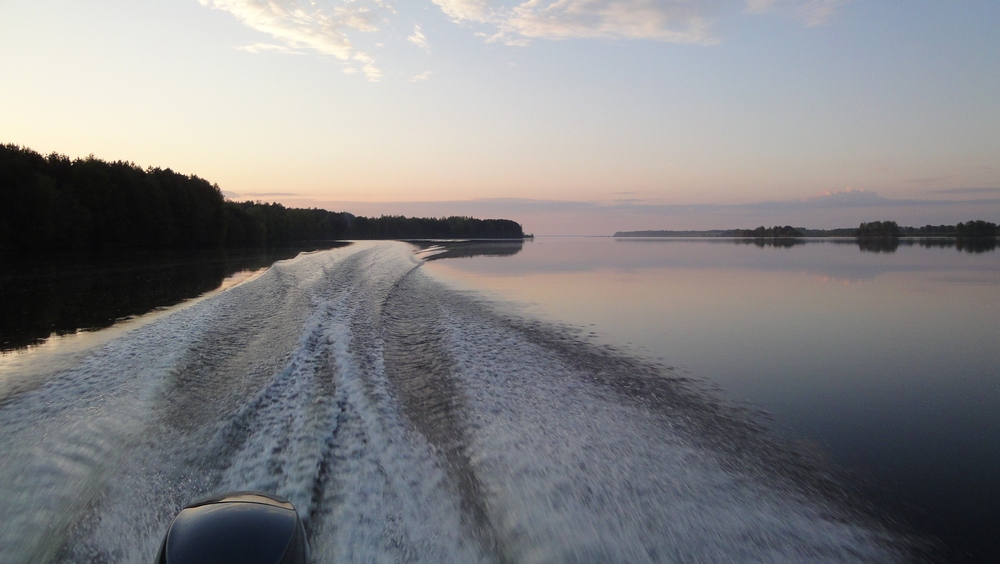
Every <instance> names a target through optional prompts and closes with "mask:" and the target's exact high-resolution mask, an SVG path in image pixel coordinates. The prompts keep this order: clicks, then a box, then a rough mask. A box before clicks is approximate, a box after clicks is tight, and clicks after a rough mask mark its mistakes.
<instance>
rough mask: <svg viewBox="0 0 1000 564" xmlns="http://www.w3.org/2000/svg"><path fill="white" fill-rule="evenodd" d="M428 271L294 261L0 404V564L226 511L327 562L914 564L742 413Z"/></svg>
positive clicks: (100, 544) (369, 253)
mask: <svg viewBox="0 0 1000 564" xmlns="http://www.w3.org/2000/svg"><path fill="white" fill-rule="evenodd" d="M418 266H419V262H418V261H417V260H416V259H415V258H414V257H413V254H412V252H411V249H410V248H409V247H408V246H407V245H405V244H402V243H384V242H383V243H375V242H370V243H358V244H355V245H352V246H350V247H346V248H342V249H338V250H336V251H330V252H325V253H315V254H313V255H303V256H300V257H298V258H297V259H294V260H292V261H287V262H283V263H280V264H277V265H276V266H275V267H274V268H273V269H272V271H270V272H268V273H265V275H262V276H261V277H259V278H256V279H255V280H253V281H251V282H249V283H247V284H246V285H243V286H238V287H236V288H234V289H232V290H228V291H226V292H223V293H221V294H219V295H217V296H215V297H213V298H211V299H208V300H206V301H204V302H202V303H201V304H199V305H197V306H193V307H192V308H190V309H188V310H184V311H181V312H179V313H178V314H175V315H172V316H168V317H165V318H163V319H160V320H157V321H156V322H152V323H150V324H148V325H145V326H144V327H142V328H141V329H140V330H137V331H136V332H134V333H132V334H126V335H125V336H123V337H121V338H120V339H118V340H116V341H112V342H110V343H109V344H108V345H107V346H106V347H104V348H102V349H101V350H99V351H94V353H93V354H91V355H89V356H87V357H86V358H85V359H84V360H83V361H82V362H81V363H80V364H79V366H77V367H75V368H73V369H72V370H69V371H66V372H65V373H61V374H56V375H52V376H51V377H50V379H49V381H47V382H45V383H44V384H42V385H39V386H38V387H37V388H34V389H32V390H30V391H27V392H24V393H21V394H19V395H18V396H16V397H14V398H12V399H10V400H9V401H7V402H5V403H4V404H3V405H0V447H2V448H3V449H4V455H5V468H4V470H3V473H2V474H0V488H2V491H0V517H2V518H3V519H5V520H6V521H5V525H4V527H3V530H2V536H0V560H3V561H4V562H15V563H16V562H27V561H32V562H34V561H43V562H46V561H97V562H136V561H149V560H151V559H152V557H153V555H154V554H155V551H156V550H157V548H158V546H159V543H160V540H161V539H162V535H163V533H164V532H165V529H166V526H167V525H168V524H169V522H170V519H171V518H172V516H173V515H174V514H176V512H177V511H178V510H179V509H180V507H181V506H182V505H183V504H185V503H187V502H189V501H191V500H192V499H193V498H197V497H200V496H202V495H206V494H208V493H213V492H218V491H222V490H230V489H260V490H264V491H269V492H272V493H277V494H279V495H283V496H285V497H287V498H289V499H290V500H291V501H292V502H293V503H294V505H295V506H296V508H297V509H298V511H299V514H300V516H301V517H302V519H303V521H304V522H305V525H306V529H307V535H308V538H309V542H310V545H311V549H312V551H311V552H312V559H313V561H314V562H338V561H364V562H425V561H426V562H573V561H576V562H584V561H587V562H596V561H601V562H663V561H681V562H701V561H873V562H874V561H879V562H884V561H894V560H902V559H903V558H902V557H901V554H902V552H900V551H898V550H896V547H895V545H894V544H893V543H894V542H895V539H894V537H892V536H891V535H889V534H888V533H887V532H886V531H885V529H884V528H880V526H879V525H878V524H877V523H873V522H871V521H866V520H864V519H862V518H861V517H860V515H861V514H860V512H857V511H853V510H852V509H851V507H850V504H847V503H840V502H839V501H838V499H837V498H836V496H835V495H832V494H830V495H828V494H829V492H828V491H825V490H824V489H823V487H819V486H817V485H816V484H829V487H830V488H831V489H833V488H835V484H834V483H833V482H832V481H831V482H824V481H823V480H822V479H817V478H816V476H817V475H818V474H819V472H818V471H816V470H815V469H808V468H804V467H799V466H796V465H795V464H792V463H790V458H789V457H788V456H786V455H783V454H778V453H777V452H778V451H779V450H780V449H781V448H783V445H781V444H779V443H775V442H767V441H764V440H762V438H761V437H762V435H761V434H760V433H759V432H758V431H757V429H756V428H755V427H754V425H753V424H752V423H750V422H748V421H747V419H746V417H745V414H744V413H742V412H739V411H738V410H733V409H730V408H728V407H726V406H724V405H722V404H719V403H717V402H716V401H715V400H714V399H713V398H712V396H711V395H706V394H702V393H701V392H699V391H697V390H695V389H694V388H693V387H692V386H690V385H689V383H687V382H684V381H683V380H682V379H677V378H675V377H674V375H673V374H671V373H670V372H669V371H668V370H661V369H659V368H658V367H655V366H650V365H647V364H643V363H642V362H640V361H637V360H635V359H629V358H627V357H625V356H623V355H619V354H618V353H615V352H614V351H609V350H605V349H598V348H595V347H593V346H591V345H589V344H587V343H585V342H582V341H579V340H577V339H575V338H574V337H573V336H572V335H570V334H568V333H566V332H561V331H560V330H558V329H557V328H552V327H549V326H546V325H543V324H540V323H537V322H531V321H528V320H524V319H522V318H519V317H517V316H514V315H509V314H507V313H505V312H504V311H505V310H504V309H503V306H502V305H498V304H494V303H490V302H486V301H484V300H483V299H481V298H479V297H476V296H475V295H470V294H466V293H462V292H458V291H455V290H453V289H450V288H449V287H447V286H445V285H444V284H442V283H440V282H438V281H436V280H434V279H432V278H430V277H429V276H428V275H426V274H425V273H424V272H423V270H422V269H419V268H418Z"/></svg>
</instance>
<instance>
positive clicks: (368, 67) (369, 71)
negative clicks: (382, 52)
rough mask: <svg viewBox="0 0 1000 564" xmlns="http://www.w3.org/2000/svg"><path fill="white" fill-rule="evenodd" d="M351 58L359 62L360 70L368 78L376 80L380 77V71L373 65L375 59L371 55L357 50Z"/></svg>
mask: <svg viewBox="0 0 1000 564" xmlns="http://www.w3.org/2000/svg"><path fill="white" fill-rule="evenodd" d="M351 58H352V59H354V60H355V61H358V62H359V63H361V72H363V73H364V74H365V76H366V77H367V78H368V80H370V81H372V82H378V81H379V79H380V78H382V71H381V70H380V69H379V68H378V67H376V66H375V59H374V58H373V57H372V56H371V55H369V54H367V53H362V52H361V51H358V52H356V53H354V56H353V57H351Z"/></svg>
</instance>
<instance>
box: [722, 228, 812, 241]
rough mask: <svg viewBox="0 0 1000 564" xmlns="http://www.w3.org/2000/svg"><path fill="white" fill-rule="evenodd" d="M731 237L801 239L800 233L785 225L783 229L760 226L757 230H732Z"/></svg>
mask: <svg viewBox="0 0 1000 564" xmlns="http://www.w3.org/2000/svg"><path fill="white" fill-rule="evenodd" d="M732 236H733V237H754V238H761V239H784V238H789V237H792V238H794V237H802V232H801V231H799V230H798V229H796V228H794V227H792V226H791V225H786V226H784V227H781V226H778V225H775V226H774V227H764V226H763V225H761V226H760V227H758V228H757V229H734V230H733V235H732Z"/></svg>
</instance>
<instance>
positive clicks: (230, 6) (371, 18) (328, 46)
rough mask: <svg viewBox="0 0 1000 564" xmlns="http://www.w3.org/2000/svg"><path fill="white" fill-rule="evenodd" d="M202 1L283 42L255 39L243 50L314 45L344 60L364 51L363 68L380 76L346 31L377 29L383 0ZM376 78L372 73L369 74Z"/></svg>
mask: <svg viewBox="0 0 1000 564" xmlns="http://www.w3.org/2000/svg"><path fill="white" fill-rule="evenodd" d="M199 1H200V2H201V4H202V5H203V6H206V7H209V8H214V9H217V10H222V11H225V12H229V13H230V14H232V15H234V16H235V17H236V18H237V19H239V20H240V21H241V22H243V23H244V24H245V25H247V26H248V27H250V28H252V29H255V30H257V31H260V32H262V33H266V34H268V35H270V36H271V37H273V38H274V39H276V40H278V41H279V42H281V45H270V46H267V47H263V46H264V45H268V44H261V43H256V44H254V45H250V46H248V47H244V50H246V51H249V52H254V53H256V52H260V51H261V50H272V51H283V52H288V53H291V52H302V51H314V52H317V53H322V54H324V55H332V56H334V57H337V58H338V59H342V60H350V59H355V60H359V59H358V55H359V54H360V55H363V56H364V57H368V59H369V60H367V61H365V68H364V69H362V70H363V71H364V73H365V75H366V76H367V77H368V79H369V80H378V76H380V75H381V72H377V69H376V68H375V65H374V61H372V60H370V59H371V57H369V56H367V55H364V54H363V53H358V52H357V51H356V49H355V48H354V46H353V45H352V43H351V41H350V39H349V38H348V33H349V32H367V33H370V32H375V31H378V27H377V26H376V22H377V21H378V18H379V16H380V14H381V12H382V11H384V10H386V9H387V7H386V6H385V5H384V3H383V1H382V0H368V1H365V0H339V1H338V0H326V1H323V0H308V1H303V2H300V1H298V0H199ZM373 76H374V77H375V78H372V77H373Z"/></svg>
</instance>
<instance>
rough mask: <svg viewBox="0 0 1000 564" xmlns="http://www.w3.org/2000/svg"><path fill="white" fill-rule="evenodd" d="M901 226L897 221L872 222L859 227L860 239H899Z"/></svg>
mask: <svg viewBox="0 0 1000 564" xmlns="http://www.w3.org/2000/svg"><path fill="white" fill-rule="evenodd" d="M899 235H900V230H899V225H898V224H896V222H895V221H872V222H870V223H862V224H861V225H860V226H859V227H858V237H899Z"/></svg>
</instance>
